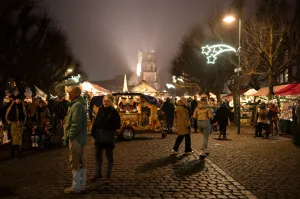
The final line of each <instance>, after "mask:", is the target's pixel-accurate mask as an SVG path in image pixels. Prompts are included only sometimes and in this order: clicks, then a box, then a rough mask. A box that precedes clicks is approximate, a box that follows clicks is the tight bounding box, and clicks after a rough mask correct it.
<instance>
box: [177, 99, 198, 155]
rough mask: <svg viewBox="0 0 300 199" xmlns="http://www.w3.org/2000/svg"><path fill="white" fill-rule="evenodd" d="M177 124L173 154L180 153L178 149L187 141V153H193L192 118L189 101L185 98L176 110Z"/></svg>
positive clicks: (180, 101) (179, 102) (178, 103)
mask: <svg viewBox="0 0 300 199" xmlns="http://www.w3.org/2000/svg"><path fill="white" fill-rule="evenodd" d="M176 123H177V131H176V133H177V134H178V136H177V139H176V142H175V145H174V147H173V149H172V153H174V154H176V153H178V148H179V146H180V144H181V142H182V141H183V139H185V151H184V152H185V153H191V152H193V150H192V148H191V134H190V133H191V124H190V116H189V111H188V108H187V100H186V99H185V97H181V98H180V100H179V101H178V102H177V109H176Z"/></svg>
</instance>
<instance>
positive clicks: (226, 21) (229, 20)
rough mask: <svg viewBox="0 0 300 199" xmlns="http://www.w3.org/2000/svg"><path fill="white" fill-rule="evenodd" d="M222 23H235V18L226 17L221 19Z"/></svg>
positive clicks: (231, 16)
mask: <svg viewBox="0 0 300 199" xmlns="http://www.w3.org/2000/svg"><path fill="white" fill-rule="evenodd" d="M223 21H224V22H225V23H231V22H233V21H235V17H234V16H233V15H227V16H225V17H224V18H223Z"/></svg>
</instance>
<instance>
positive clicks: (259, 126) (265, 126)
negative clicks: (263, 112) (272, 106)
mask: <svg viewBox="0 0 300 199" xmlns="http://www.w3.org/2000/svg"><path fill="white" fill-rule="evenodd" d="M263 129H265V130H266V138H268V137H269V131H270V125H269V124H266V123H261V122H258V123H257V131H256V136H262V130H263ZM257 133H258V135H257Z"/></svg>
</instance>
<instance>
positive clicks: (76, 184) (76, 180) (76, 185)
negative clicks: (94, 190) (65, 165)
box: [64, 170, 81, 193]
mask: <svg viewBox="0 0 300 199" xmlns="http://www.w3.org/2000/svg"><path fill="white" fill-rule="evenodd" d="M72 177H73V181H72V186H71V187H69V188H66V189H65V191H64V192H65V193H81V188H80V178H81V172H80V171H76V170H72Z"/></svg>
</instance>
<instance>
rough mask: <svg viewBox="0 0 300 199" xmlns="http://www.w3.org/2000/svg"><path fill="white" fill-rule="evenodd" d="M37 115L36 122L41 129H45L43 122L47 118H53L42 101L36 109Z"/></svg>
mask: <svg viewBox="0 0 300 199" xmlns="http://www.w3.org/2000/svg"><path fill="white" fill-rule="evenodd" d="M35 114H36V115H35V121H36V123H37V125H38V127H39V128H41V127H43V121H44V119H45V118H49V119H50V118H51V114H50V111H49V109H48V107H47V106H46V104H45V102H44V101H43V100H42V99H40V101H39V105H38V106H37V107H36V112H35Z"/></svg>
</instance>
